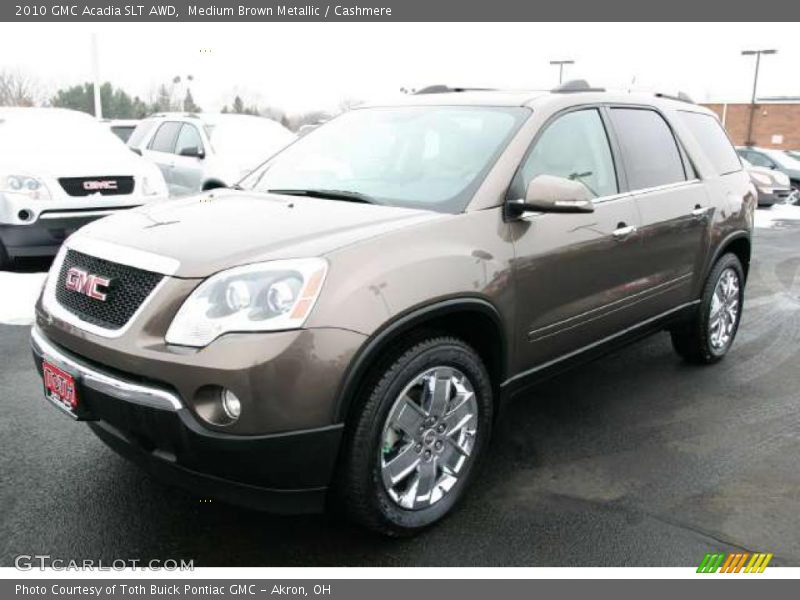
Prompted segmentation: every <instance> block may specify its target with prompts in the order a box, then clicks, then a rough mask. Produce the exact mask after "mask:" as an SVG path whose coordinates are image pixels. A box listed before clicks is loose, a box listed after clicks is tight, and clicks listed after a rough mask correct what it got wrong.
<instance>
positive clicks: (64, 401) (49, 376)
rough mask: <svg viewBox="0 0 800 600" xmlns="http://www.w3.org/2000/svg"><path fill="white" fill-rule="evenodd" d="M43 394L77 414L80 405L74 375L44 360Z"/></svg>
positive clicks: (61, 406)
mask: <svg viewBox="0 0 800 600" xmlns="http://www.w3.org/2000/svg"><path fill="white" fill-rule="evenodd" d="M42 378H43V379H44V395H45V397H46V398H47V399H48V400H50V402H52V403H54V404H56V405H58V406H59V407H60V408H63V409H65V410H67V411H68V412H71V413H72V414H74V415H76V416H77V413H78V411H79V408H80V405H79V400H78V389H77V386H76V385H75V377H73V376H72V375H70V374H69V373H67V372H66V371H64V370H63V369H60V368H59V367H57V366H55V365H54V364H52V363H49V362H47V361H46V360H43V361H42Z"/></svg>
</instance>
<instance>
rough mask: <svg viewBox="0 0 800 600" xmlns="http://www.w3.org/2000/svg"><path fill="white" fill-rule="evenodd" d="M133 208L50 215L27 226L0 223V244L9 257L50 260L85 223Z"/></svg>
mask: <svg viewBox="0 0 800 600" xmlns="http://www.w3.org/2000/svg"><path fill="white" fill-rule="evenodd" d="M133 207H134V206H126V207H123V208H119V209H103V210H86V211H52V212H44V213H42V214H40V215H39V216H38V218H37V219H36V220H35V221H33V222H30V223H13V224H9V223H0V242H2V244H3V246H5V248H6V251H7V252H8V255H9V256H11V257H17V256H54V255H55V254H56V253H57V252H58V249H59V247H60V246H61V244H62V243H63V242H64V240H65V239H67V238H68V237H69V236H70V235H72V234H73V233H75V231H77V230H78V229H80V228H81V227H83V226H84V225H86V224H87V223H91V222H92V221H94V220H96V219H100V218H102V217H105V216H108V215H111V214H114V213H115V212H118V211H119V210H124V209H127V208H133Z"/></svg>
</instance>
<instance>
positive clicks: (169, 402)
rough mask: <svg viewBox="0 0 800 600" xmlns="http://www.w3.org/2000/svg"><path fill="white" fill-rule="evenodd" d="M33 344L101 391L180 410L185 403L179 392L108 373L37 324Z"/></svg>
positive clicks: (45, 357) (121, 398)
mask: <svg viewBox="0 0 800 600" xmlns="http://www.w3.org/2000/svg"><path fill="white" fill-rule="evenodd" d="M31 345H32V346H33V347H34V350H35V351H37V352H38V353H39V354H41V355H42V357H43V358H44V359H46V360H47V361H48V362H49V361H52V362H53V364H55V365H56V366H59V367H61V368H63V369H64V370H65V371H67V372H68V373H71V374H77V375H78V376H79V377H80V382H81V384H82V385H84V386H86V387H88V388H90V389H93V390H95V391H96V392H99V393H101V394H107V395H109V396H112V397H114V398H118V399H119V400H125V401H127V402H132V403H134V404H140V405H142V406H149V407H152V408H160V409H162V410H170V411H178V410H180V409H182V408H183V404H182V403H181V401H180V399H179V398H178V396H177V395H176V394H173V393H172V392H170V391H167V390H165V389H161V388H157V387H153V386H148V385H141V384H138V383H133V382H130V381H125V380H124V379H120V378H118V377H114V376H111V375H107V374H106V373H102V372H100V371H98V370H97V369H95V368H94V367H92V366H90V365H88V364H86V363H85V362H83V361H82V360H80V359H79V358H77V357H75V356H72V355H70V354H68V353H66V352H65V351H63V350H61V349H60V348H57V347H56V346H55V345H53V344H52V343H50V341H49V340H48V339H47V338H46V337H45V336H44V334H43V333H42V332H41V331H40V330H39V328H38V327H37V326H35V325H34V327H33V328H32V329H31Z"/></svg>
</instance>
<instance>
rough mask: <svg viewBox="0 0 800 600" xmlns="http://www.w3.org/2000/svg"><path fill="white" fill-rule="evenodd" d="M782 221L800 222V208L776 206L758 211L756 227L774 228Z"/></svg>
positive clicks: (784, 205) (785, 205)
mask: <svg viewBox="0 0 800 600" xmlns="http://www.w3.org/2000/svg"><path fill="white" fill-rule="evenodd" d="M780 221H800V206H794V205H790V204H774V205H772V206H771V207H769V208H759V209H758V210H756V217H755V226H756V227H763V228H772V227H776V226H778V225H780Z"/></svg>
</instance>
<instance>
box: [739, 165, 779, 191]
mask: <svg viewBox="0 0 800 600" xmlns="http://www.w3.org/2000/svg"><path fill="white" fill-rule="evenodd" d="M747 172H748V173H750V178H751V179H752V180H753V183H755V184H756V185H762V186H763V185H765V181H769V184H768V185H770V186H772V187H789V176H788V175H787V174H786V173H783V172H781V171H776V170H775V169H768V168H767V167H748V168H747Z"/></svg>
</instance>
